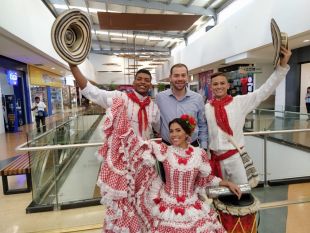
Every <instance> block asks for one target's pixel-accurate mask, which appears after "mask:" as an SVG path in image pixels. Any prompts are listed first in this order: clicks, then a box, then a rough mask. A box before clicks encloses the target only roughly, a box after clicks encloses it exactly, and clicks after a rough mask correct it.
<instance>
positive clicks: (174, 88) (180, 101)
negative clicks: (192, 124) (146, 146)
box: [156, 63, 208, 149]
mask: <svg viewBox="0 0 310 233" xmlns="http://www.w3.org/2000/svg"><path fill="white" fill-rule="evenodd" d="M188 80H189V78H188V68H187V66H186V65H184V64H181V63H179V64H175V65H173V66H172V67H171V69H170V84H171V87H170V89H168V90H165V91H162V92H160V93H158V94H157V96H156V103H157V105H158V107H159V110H160V135H161V137H162V140H163V142H165V143H167V144H168V145H170V144H171V142H170V139H169V122H170V121H171V120H173V119H174V118H176V117H179V116H181V115H182V114H188V115H191V116H193V117H194V119H195V120H196V122H197V127H196V128H195V131H194V132H193V133H192V135H191V138H189V142H190V143H191V144H192V145H193V146H200V147H201V148H204V149H207V147H208V145H207V136H208V129H207V123H206V118H205V113H204V107H203V106H204V101H203V97H202V96H201V95H200V94H198V93H196V92H193V91H191V90H189V88H187V84H188Z"/></svg>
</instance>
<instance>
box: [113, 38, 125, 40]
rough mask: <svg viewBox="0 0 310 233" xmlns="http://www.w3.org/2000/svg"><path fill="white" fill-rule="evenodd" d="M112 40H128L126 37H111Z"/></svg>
mask: <svg viewBox="0 0 310 233" xmlns="http://www.w3.org/2000/svg"><path fill="white" fill-rule="evenodd" d="M111 40H127V38H124V37H111Z"/></svg>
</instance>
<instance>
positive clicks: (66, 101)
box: [62, 76, 77, 109]
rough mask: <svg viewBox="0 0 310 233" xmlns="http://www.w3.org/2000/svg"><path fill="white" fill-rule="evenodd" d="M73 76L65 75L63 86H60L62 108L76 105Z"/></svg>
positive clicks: (70, 107)
mask: <svg viewBox="0 0 310 233" xmlns="http://www.w3.org/2000/svg"><path fill="white" fill-rule="evenodd" d="M76 89H77V88H76V86H75V81H74V78H73V76H67V77H65V86H64V87H63V88H62V98H63V105H64V109H72V108H76V107H77V92H76Z"/></svg>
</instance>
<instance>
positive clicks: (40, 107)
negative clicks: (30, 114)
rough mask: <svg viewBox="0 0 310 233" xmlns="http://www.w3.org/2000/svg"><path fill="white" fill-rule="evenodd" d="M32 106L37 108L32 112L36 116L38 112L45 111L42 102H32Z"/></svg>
mask: <svg viewBox="0 0 310 233" xmlns="http://www.w3.org/2000/svg"><path fill="white" fill-rule="evenodd" d="M33 106H37V108H36V109H35V110H34V115H35V116H37V115H38V111H45V108H46V105H45V103H44V102H42V101H40V102H39V103H36V102H34V103H33Z"/></svg>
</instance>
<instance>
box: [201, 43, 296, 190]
mask: <svg viewBox="0 0 310 233" xmlns="http://www.w3.org/2000/svg"><path fill="white" fill-rule="evenodd" d="M281 54H282V55H283V56H281V58H280V65H278V66H277V68H276V70H275V71H274V72H273V73H272V74H271V76H270V77H269V79H268V80H267V81H266V82H265V83H264V84H263V85H262V86H261V87H260V88H258V89H257V90H255V91H254V92H252V93H248V94H246V95H237V96H236V97H232V96H231V95H228V94H227V90H228V89H229V83H228V80H227V77H226V76H225V74H224V73H215V74H213V75H212V76H211V89H212V93H213V95H214V98H213V99H212V100H211V101H210V102H209V103H207V104H206V106H205V113H206V118H207V121H208V129H209V131H208V132H209V148H210V151H211V155H212V157H211V161H212V163H213V165H214V168H215V169H214V172H215V175H216V176H219V177H221V178H223V179H227V180H229V181H232V182H234V183H236V184H245V183H248V179H247V175H246V171H245V168H244V165H243V162H242V160H241V157H240V154H239V152H238V150H237V148H236V147H235V145H237V146H238V147H239V148H243V147H244V145H245V140H244V136H243V126H244V123H245V117H246V115H247V114H248V113H250V112H251V111H253V110H254V109H255V108H256V107H257V106H258V105H259V104H260V103H261V102H262V101H264V100H265V99H266V98H268V97H269V96H270V95H271V94H272V93H273V92H274V90H275V89H276V87H277V86H278V85H279V83H280V82H281V81H282V80H283V79H284V78H285V77H286V74H287V72H288V71H289V65H288V64H287V63H288V60H289V58H290V57H291V54H292V52H291V50H289V49H286V48H284V47H281ZM234 144H235V145H234Z"/></svg>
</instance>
